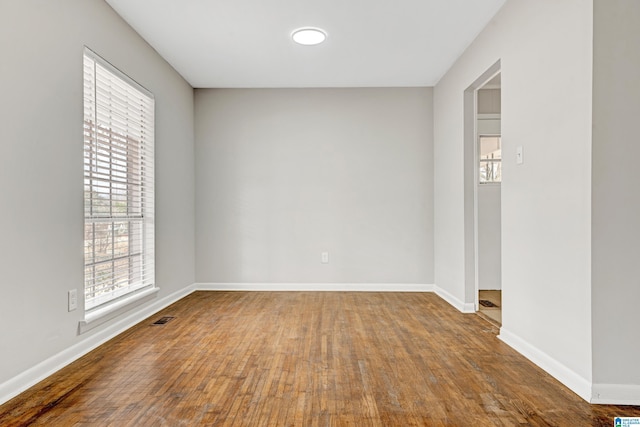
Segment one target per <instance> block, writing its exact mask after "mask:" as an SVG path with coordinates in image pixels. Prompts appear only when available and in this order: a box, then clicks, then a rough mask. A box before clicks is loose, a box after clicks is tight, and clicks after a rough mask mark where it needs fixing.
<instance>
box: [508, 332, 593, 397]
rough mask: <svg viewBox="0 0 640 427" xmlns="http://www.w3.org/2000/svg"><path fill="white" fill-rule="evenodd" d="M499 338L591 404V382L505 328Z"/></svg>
mask: <svg viewBox="0 0 640 427" xmlns="http://www.w3.org/2000/svg"><path fill="white" fill-rule="evenodd" d="M498 338H499V339H500V340H502V341H503V342H504V343H505V344H507V345H508V346H510V347H512V348H513V349H514V350H516V351H517V352H518V353H520V354H522V355H523V356H524V357H526V358H527V359H529V360H530V361H532V362H533V363H535V364H536V365H538V366H539V367H540V368H542V369H543V370H544V371H546V372H547V373H548V374H549V375H551V376H552V377H554V378H555V379H557V380H558V381H560V382H561V383H562V384H564V385H565V386H567V387H568V388H569V389H571V390H572V391H573V392H574V393H576V394H577V395H578V396H580V397H581V398H583V399H584V400H586V401H587V402H591V381H588V380H586V379H585V378H583V377H582V376H580V375H578V374H577V373H575V372H574V371H572V370H571V369H569V368H568V367H566V366H565V365H563V364H562V363H560V362H558V361H557V360H556V359H554V358H553V357H551V356H549V355H548V354H546V353H545V352H543V351H541V350H540V349H538V348H537V347H535V346H533V345H531V344H530V343H529V342H527V341H525V340H524V339H522V338H520V337H519V336H518V335H516V334H513V333H511V332H509V331H508V330H506V329H505V328H504V327H502V328H501V329H500V335H498Z"/></svg>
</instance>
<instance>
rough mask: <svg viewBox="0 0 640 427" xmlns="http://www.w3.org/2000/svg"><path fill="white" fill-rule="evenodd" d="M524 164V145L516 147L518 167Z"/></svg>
mask: <svg viewBox="0 0 640 427" xmlns="http://www.w3.org/2000/svg"><path fill="white" fill-rule="evenodd" d="M523 163H524V150H523V148H522V145H519V146H518V147H516V165H521V164H523Z"/></svg>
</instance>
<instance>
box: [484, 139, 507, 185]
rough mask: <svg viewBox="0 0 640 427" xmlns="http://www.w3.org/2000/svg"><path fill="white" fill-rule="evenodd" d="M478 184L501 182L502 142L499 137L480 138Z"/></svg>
mask: <svg viewBox="0 0 640 427" xmlns="http://www.w3.org/2000/svg"><path fill="white" fill-rule="evenodd" d="M479 146H480V147H479V152H480V166H479V170H480V184H489V183H499V182H501V181H502V142H501V140H500V136H495V135H494V136H484V135H482V136H480V142H479Z"/></svg>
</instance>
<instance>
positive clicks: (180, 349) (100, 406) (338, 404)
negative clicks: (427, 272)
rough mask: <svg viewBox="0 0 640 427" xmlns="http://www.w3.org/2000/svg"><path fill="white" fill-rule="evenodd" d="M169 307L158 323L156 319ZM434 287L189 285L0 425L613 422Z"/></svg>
mask: <svg viewBox="0 0 640 427" xmlns="http://www.w3.org/2000/svg"><path fill="white" fill-rule="evenodd" d="M162 316H174V317H175V318H174V319H172V320H170V321H169V322H168V323H166V324H164V325H152V323H153V322H154V321H155V320H157V319H159V318H160V317H162ZM497 332H498V331H497V329H496V327H495V326H494V325H492V324H491V323H489V322H487V321H485V320H483V319H481V318H480V317H478V316H476V315H473V314H467V315H464V314H461V313H459V312H457V311H456V310H455V309H454V308H452V307H450V306H449V305H448V304H447V303H445V302H444V301H442V300H441V299H440V298H439V297H437V296H436V295H434V294H429V293H426V294H422V293H420V294H418V293H346V292H345V293H340V292H196V293H193V294H191V295H189V296H188V297H186V298H184V299H183V300H181V301H179V302H177V303H175V304H174V305H172V306H170V307H168V308H166V309H165V310H162V312H160V313H158V314H157V315H155V316H153V317H152V318H149V319H147V320H146V321H144V322H141V323H140V324H138V325H136V326H134V327H133V328H131V329H130V330H128V331H126V332H125V333H123V334H121V335H120V336H118V337H116V338H114V339H113V340H111V341H109V342H108V343H106V344H105V345H103V346H101V347H99V348H98V349H96V350H94V351H93V352H91V353H89V354H88V355H86V356H85V357H83V358H81V359H79V360H78V361H76V362H75V363H73V364H71V365H69V366H68V367H66V368H64V369H63V370H61V371H59V372H58V373H56V374H55V375H53V376H51V377H50V378H48V379H46V380H45V381H43V382H41V383H39V384H37V385H36V386H34V387H32V388H31V389H29V390H28V391H26V392H25V393H23V394H21V395H19V396H18V397H16V398H15V399H13V400H11V401H9V402H7V403H5V404H4V405H2V406H0V425H2V426H26V425H47V426H73V425H79V426H94V425H96V426H198V425H212V426H514V425H525V426H526V425H529V426H549V425H552V426H591V425H594V426H611V425H613V417H614V416H640V407H629V406H627V407H616V406H604V405H589V404H588V403H586V402H584V401H583V400H582V399H580V398H579V397H578V396H576V395H575V394H573V393H572V392H571V391H570V390H568V389H567V388H565V387H564V386H562V385H561V384H560V383H558V382H557V381H556V380H554V379H553V378H552V377H550V376H549V375H547V374H546V373H544V372H543V371H542V370H540V369H538V368H537V367H536V366H534V365H533V364H532V363H530V362H529V361H527V360H526V359H525V358H524V357H522V356H520V355H519V354H518V353H516V352H515V351H514V350H512V349H511V348H509V347H508V346H507V345H505V344H503V343H502V342H500V341H499V340H498V339H497V338H496V334H497Z"/></svg>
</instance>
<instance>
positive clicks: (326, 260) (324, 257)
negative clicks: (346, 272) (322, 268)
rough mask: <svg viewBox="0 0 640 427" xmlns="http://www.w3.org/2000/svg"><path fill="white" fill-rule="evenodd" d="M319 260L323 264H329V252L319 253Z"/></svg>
mask: <svg viewBox="0 0 640 427" xmlns="http://www.w3.org/2000/svg"><path fill="white" fill-rule="evenodd" d="M320 260H321V262H322V263H323V264H329V252H322V253H321V254H320Z"/></svg>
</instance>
